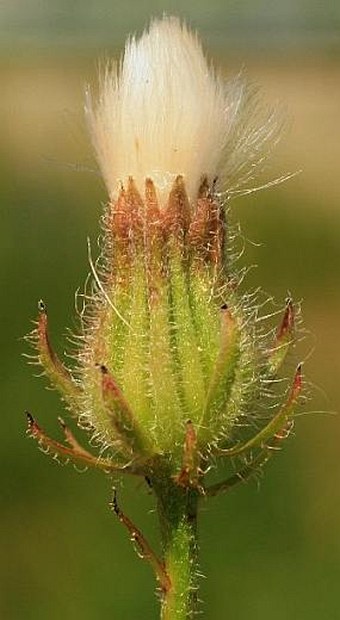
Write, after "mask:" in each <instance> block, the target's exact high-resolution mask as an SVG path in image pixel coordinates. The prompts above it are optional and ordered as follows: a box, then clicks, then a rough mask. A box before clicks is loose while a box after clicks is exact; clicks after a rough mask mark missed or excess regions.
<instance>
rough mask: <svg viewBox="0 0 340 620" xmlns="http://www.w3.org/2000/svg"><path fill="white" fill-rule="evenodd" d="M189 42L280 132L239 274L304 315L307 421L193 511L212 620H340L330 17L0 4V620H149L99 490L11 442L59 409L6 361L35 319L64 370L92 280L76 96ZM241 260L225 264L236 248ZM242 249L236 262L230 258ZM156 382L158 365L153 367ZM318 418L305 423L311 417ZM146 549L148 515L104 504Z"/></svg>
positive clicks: (338, 222) (337, 218)
mask: <svg viewBox="0 0 340 620" xmlns="http://www.w3.org/2000/svg"><path fill="white" fill-rule="evenodd" d="M164 10H165V11H167V12H170V13H179V14H180V15H182V16H184V17H186V18H187V19H188V20H189V23H191V24H192V25H193V26H194V27H197V28H198V29H199V30H200V32H201V35H202V37H203V40H204V42H205V44H206V47H207V48H208V49H209V52H210V54H211V55H212V57H213V59H214V61H215V62H216V63H222V64H223V67H224V68H225V73H226V76H232V75H234V74H235V73H237V72H239V71H240V70H241V69H243V70H244V72H245V73H246V74H247V75H248V76H249V79H250V80H251V81H254V82H256V83H258V84H259V85H260V86H261V87H262V89H263V97H264V100H265V101H266V102H267V103H269V104H274V105H276V103H277V102H280V105H282V106H283V108H284V109H285V111H284V114H286V116H287V118H288V119H289V120H288V123H287V124H288V131H287V132H286V134H285V135H284V136H283V138H282V141H281V143H280V145H279V146H278V148H277V149H276V150H275V153H274V154H273V158H272V160H271V162H270V164H269V166H268V167H267V170H266V171H265V173H264V174H263V176H262V178H261V180H259V184H260V183H261V182H265V181H270V180H273V179H275V178H277V177H279V176H281V175H282V174H285V173H288V172H294V171H298V170H302V172H301V173H300V174H299V175H298V176H296V177H295V178H293V179H292V180H290V181H287V182H286V183H284V184H282V185H280V186H278V187H276V188H275V187H274V188H271V189H267V190H263V191H261V192H258V193H254V194H251V195H249V196H248V197H244V198H239V199H237V200H235V201H234V202H233V204H232V213H233V219H234V220H240V221H241V226H242V231H243V235H244V254H243V256H242V257H241V258H240V260H239V266H240V267H241V266H244V265H257V268H256V269H255V268H253V269H251V270H250V272H249V274H248V276H247V278H246V279H245V282H244V285H243V287H244V289H245V290H246V289H247V288H248V287H249V288H251V289H253V288H255V287H257V286H262V287H263V289H264V290H265V291H266V292H268V295H271V294H273V295H274V297H275V299H276V300H277V302H278V303H283V300H284V298H285V297H286V296H287V293H288V292H290V293H291V294H292V295H293V297H294V298H295V299H297V300H302V301H303V315H304V321H305V330H306V331H305V339H304V341H303V342H302V343H301V345H299V346H298V347H297V349H296V351H295V352H294V354H293V356H292V358H291V360H290V371H291V370H292V369H293V368H294V364H295V363H297V362H298V361H299V360H300V358H302V359H304V360H306V363H305V366H304V370H305V375H306V381H307V382H308V393H309V396H310V401H309V402H307V403H306V404H305V405H304V408H303V409H302V413H308V412H311V413H310V414H309V415H301V416H300V417H299V418H298V419H297V423H296V427H295V434H294V436H293V437H292V438H291V439H290V440H289V441H288V442H287V444H286V445H285V448H284V450H283V451H282V452H280V453H278V454H277V455H276V456H275V458H274V459H272V460H271V462H270V464H269V466H268V468H267V471H266V475H265V476H264V478H263V479H262V480H261V482H260V484H259V485H258V484H256V483H249V484H248V485H244V486H242V485H241V486H240V487H239V488H238V489H237V490H236V489H235V490H234V491H233V492H231V493H230V494H229V495H226V496H223V497H220V498H216V499H214V500H211V501H210V502H209V503H207V504H204V507H203V510H202V513H201V520H200V540H201V543H200V545H201V555H202V572H203V574H204V575H205V576H206V577H207V578H206V579H204V578H202V580H201V590H202V591H201V597H202V599H203V601H204V603H203V605H202V609H203V611H204V616H203V617H204V618H206V619H207V620H223V619H224V618H230V619H233V620H248V619H249V618H252V619H254V620H257V619H261V620H269V619H270V620H288V619H291V618H294V619H296V620H305V619H306V620H307V619H308V620H314V619H315V620H316V619H317V620H320V618H322V619H325V620H333V619H334V620H335V619H337V618H339V617H340V602H339V578H340V449H339V447H340V419H339V417H338V416H336V415H333V414H332V412H335V411H337V410H339V401H340V398H339V395H340V380H339V377H340V361H339V358H340V353H339V348H340V342H339V336H340V327H339V325H340V319H339V316H340V286H339V284H340V282H339V267H340V204H339V194H340V192H339V176H340V173H339V161H340V124H339V112H340V53H339V52H340V39H339V26H340V5H339V3H336V2H333V3H330V2H329V3H326V4H325V3H321V2H320V1H317V0H314V1H312V0H289V1H288V0H286V1H285V2H282V1H281V0H276V1H273V2H269V1H268V0H254V1H251V0H249V1H247V2H236V0H234V1H231V2H224V1H222V0H221V1H218V0H210V1H209V2H208V1H203V0H202V1H199V0H196V1H194V0H182V2H171V1H169V2H164V1H156V0H154V1H151V0H150V1H149V2H148V1H145V2H137V1H134V2H128V1H126V2H121V1H118V2H115V1H114V0H111V1H110V2H109V1H104V0H98V2H96V3H95V2H90V1H88V0H82V1H76V2H69V1H67V2H66V0H64V1H61V0H59V1H58V0H54V1H52V0H50V1H48V0H45V1H44V2H43V1H41V0H27V1H26V2H19V1H14V0H11V1H9V0H5V1H4V2H2V3H1V8H0V28H1V37H0V65H1V96H0V128H1V134H2V139H1V146H0V148H1V154H2V157H1V164H0V165H1V169H0V181H1V228H0V239H1V243H0V255H1V262H0V270H1V291H2V302H1V321H0V325H1V409H2V417H3V423H2V427H1V429H2V441H1V461H2V462H1V475H2V481H1V498H2V502H1V504H2V505H1V517H0V519H1V522H0V523H1V525H0V538H1V546H2V551H1V572H2V575H1V579H0V583H1V599H0V617H1V618H2V619H3V620H21V619H25V620H60V618H63V619H64V620H71V619H72V620H78V619H79V620H80V619H81V620H98V619H99V618H100V619H101V620H106V619H107V620H109V619H110V620H111V619H115V620H120V619H121V618H130V619H132V618H133V619H134V618H143V619H149V618H150V620H151V619H152V618H157V615H158V603H157V600H156V598H155V596H154V580H153V575H152V574H151V570H150V569H149V567H148V566H147V564H146V563H143V562H142V561H141V560H139V559H138V558H137V557H136V554H135V552H134V550H133V547H132V545H131V543H130V541H129V540H128V536H127V534H126V532H125V531H124V530H123V529H122V527H121V526H120V524H119V523H118V522H117V521H116V519H115V517H114V516H113V515H112V514H111V512H110V510H109V507H108V501H109V496H110V480H109V479H107V478H105V476H103V475H102V474H100V473H96V472H94V473H92V472H87V473H79V472H77V471H75V470H74V469H73V468H72V467H71V466H68V467H66V466H65V467H61V466H59V465H58V464H57V463H56V462H54V461H52V460H51V459H50V458H48V457H47V456H44V455H43V454H42V453H41V452H39V450H38V449H37V446H36V445H35V444H34V443H33V441H30V440H29V439H27V438H26V437H25V418H24V414H23V412H24V410H25V409H29V410H30V411H31V412H32V413H33V414H34V415H35V416H36V417H37V419H38V420H39V422H40V423H41V424H42V425H43V426H44V427H45V428H46V429H47V430H48V431H49V433H50V434H52V435H53V436H55V437H57V438H60V431H59V429H58V425H57V421H56V419H57V416H58V415H60V414H63V415H64V412H63V408H62V405H61V404H60V402H59V400H58V398H57V396H56V394H55V393H54V392H49V391H47V390H46V389H45V386H44V381H43V380H38V379H35V378H34V377H33V376H32V374H33V373H36V372H38V369H37V368H35V367H31V368H30V367H29V366H27V364H26V362H25V360H24V359H23V358H22V357H21V354H22V353H23V352H28V346H27V344H26V343H25V342H24V341H23V340H22V337H23V336H24V334H26V333H27V332H28V331H29V330H30V329H31V326H32V323H31V321H32V320H33V319H34V317H35V315H36V312H37V301H38V300H39V299H40V298H43V299H44V300H45V302H46V304H47V306H48V310H49V318H50V323H51V332H52V338H53V341H54V343H55V346H56V348H57V350H58V351H59V353H62V352H63V350H64V349H65V348H67V331H66V328H65V326H66V327H67V328H69V329H70V330H71V331H72V330H74V329H76V326H77V321H76V319H75V312H74V292H75V290H76V289H77V288H78V287H80V288H82V285H83V282H84V281H85V278H86V275H87V273H88V271H89V267H88V258H87V249H86V245H87V244H86V238H87V236H89V237H90V238H91V240H92V244H93V248H94V250H93V251H94V253H95V252H96V249H95V248H96V239H97V237H98V234H99V218H100V216H101V214H102V210H103V204H104V203H105V200H106V195H105V190H104V188H103V184H102V182H101V180H100V178H99V176H98V174H97V171H96V166H95V163H94V161H93V157H92V153H91V149H90V146H89V141H88V138H87V135H86V130H85V127H84V123H83V112H82V102H83V93H84V84H85V83H86V82H93V81H95V79H96V63H97V59H98V58H99V57H101V58H103V57H105V56H107V55H110V54H118V53H119V49H120V48H121V47H122V45H123V42H124V40H125V37H126V36H127V34H128V32H130V31H140V30H141V29H142V27H143V26H144V24H145V23H146V22H147V20H148V18H149V16H150V15H160V14H162V12H163V11H164ZM239 245H240V244H239ZM241 245H242V244H241ZM160 363H161V361H160ZM313 412H314V413H313ZM119 498H120V501H121V503H122V506H123V507H124V508H125V509H126V511H127V512H128V514H129V515H130V516H131V517H132V518H133V519H134V520H135V521H136V522H137V523H138V524H139V525H140V526H141V527H143V528H144V529H145V530H146V532H147V533H148V534H149V537H150V539H151V541H153V543H154V544H155V545H157V533H156V532H155V523H156V521H155V514H154V513H153V502H152V499H151V497H150V496H148V494H147V493H146V491H145V490H144V487H141V488H139V487H138V485H136V484H135V483H133V484H131V483H124V486H123V487H122V488H121V490H120V494H119Z"/></svg>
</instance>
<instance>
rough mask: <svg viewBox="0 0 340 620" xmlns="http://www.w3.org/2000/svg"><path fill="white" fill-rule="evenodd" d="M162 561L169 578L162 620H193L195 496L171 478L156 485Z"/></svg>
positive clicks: (196, 550) (195, 492)
mask: <svg viewBox="0 0 340 620" xmlns="http://www.w3.org/2000/svg"><path fill="white" fill-rule="evenodd" d="M155 492H156V495H157V499H158V514H159V519H160V528H161V537H162V546H163V561H164V564H165V570H166V572H167V574H168V577H169V579H170V588H169V589H168V591H167V592H165V593H164V596H163V599H162V608H161V620H192V618H193V617H194V614H195V610H196V605H197V563H198V547H197V502H198V493H197V491H195V490H193V489H188V488H185V489H184V488H182V487H180V486H178V485H176V484H175V483H174V482H173V481H172V480H171V479H169V478H168V479H163V480H162V482H161V484H157V486H156V488H155Z"/></svg>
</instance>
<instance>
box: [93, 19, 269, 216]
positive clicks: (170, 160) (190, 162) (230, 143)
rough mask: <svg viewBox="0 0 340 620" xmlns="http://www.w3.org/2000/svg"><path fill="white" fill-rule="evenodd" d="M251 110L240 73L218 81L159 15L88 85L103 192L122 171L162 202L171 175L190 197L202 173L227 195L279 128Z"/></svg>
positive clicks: (189, 39)
mask: <svg viewBox="0 0 340 620" xmlns="http://www.w3.org/2000/svg"><path fill="white" fill-rule="evenodd" d="M259 108H261V106H259V105H258V100H257V97H256V95H254V89H253V88H251V87H249V86H247V84H246V83H245V81H244V79H243V77H240V76H239V77H237V78H235V79H232V80H230V81H228V82H225V81H224V79H223V78H222V76H221V75H219V74H218V73H216V72H215V70H214V69H213V67H212V66H211V64H210V63H209V62H208V61H207V59H206V57H205V55H204V52H203V50H202V46H201V43H200V41H199V40H198V37H197V35H196V34H195V33H193V32H191V31H190V30H189V29H188V28H187V26H186V25H185V24H183V23H181V22H180V20H179V19H177V18H175V17H163V18H162V19H154V20H152V21H151V23H150V26H149V29H148V30H146V31H145V32H144V33H143V34H142V36H141V37H140V38H139V39H137V38H135V37H132V38H130V39H129V40H128V42H127V44H126V47H125V52H124V55H123V57H122V59H121V61H120V63H119V64H117V63H115V62H113V63H109V64H107V65H106V66H105V68H104V69H103V70H102V71H101V73H100V77H99V93H98V97H97V98H94V97H93V96H92V94H91V91H90V89H87V96H86V104H85V113H86V118H87V121H88V125H89V128H90V133H91V137H92V141H93V145H94V148H95V152H96V157H97V160H98V164H99V166H100V169H101V172H102V175H103V178H104V181H105V183H106V186H107V190H108V193H109V195H110V197H111V198H113V199H115V198H116V197H117V193H118V191H119V189H120V187H121V185H122V184H123V185H126V182H127V179H128V178H129V177H133V179H134V182H135V184H136V186H137V188H138V189H139V191H140V192H141V193H142V194H143V192H144V183H145V179H146V178H151V179H152V180H153V181H154V184H155V187H156V189H157V193H158V198H159V202H160V204H161V206H164V205H165V204H166V201H167V198H168V195H169V192H170V189H171V187H172V184H173V182H174V179H175V178H176V177H177V175H179V174H180V175H182V176H183V178H184V181H185V185H186V190H187V194H188V197H189V200H190V202H191V201H193V200H195V198H196V196H197V191H198V188H199V185H200V182H201V179H202V176H205V177H207V178H208V180H209V183H210V184H212V183H213V181H214V179H215V178H216V177H220V179H219V189H220V190H221V191H227V192H228V191H229V192H232V190H233V189H234V188H240V187H242V186H244V184H245V183H248V182H249V181H250V182H251V179H252V177H253V175H254V169H255V168H256V167H257V166H258V165H259V164H260V163H261V162H262V161H263V159H264V158H265V157H266V152H267V150H268V147H270V146H271V145H272V144H273V142H275V137H276V136H277V133H278V131H277V122H276V121H275V120H274V121H273V119H272V118H271V114H270V113H268V114H267V115H266V113H264V114H262V113H260V114H259Z"/></svg>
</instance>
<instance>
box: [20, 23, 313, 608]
mask: <svg viewBox="0 0 340 620" xmlns="http://www.w3.org/2000/svg"><path fill="white" fill-rule="evenodd" d="M94 91H95V93H94ZM97 91H98V92H96V89H92V88H91V89H90V88H88V89H87V92H86V102H85V114H86V119H87V124H88V127H89V131H90V135H91V139H92V143H93V146H94V150H95V156H96V159H97V162H98V165H99V167H100V170H101V173H102V176H103V179H104V182H105V185H106V188H107V193H108V202H107V206H106V209H105V213H104V216H103V240H102V247H101V255H100V257H99V260H98V262H97V263H96V265H94V263H93V261H92V258H90V263H91V270H92V275H93V288H92V293H91V295H88V294H87V295H86V296H85V298H84V299H85V303H84V306H83V309H82V311H81V313H80V334H79V336H80V337H79V344H78V346H77V351H76V354H75V359H76V361H75V365H74V367H73V368H71V369H69V368H67V367H66V366H65V365H64V363H63V362H62V361H61V360H60V359H59V358H58V357H57V355H56V354H55V353H54V352H53V350H52V347H51V343H50V340H49V336H48V325H47V313H46V308H45V305H44V304H42V303H40V310H39V316H38V321H37V326H36V328H35V330H34V332H33V334H32V337H33V340H34V345H35V347H36V351H37V358H38V362H39V363H40V364H41V365H42V366H43V367H44V370H45V374H46V375H47V377H48V379H49V380H50V382H51V383H52V385H53V386H55V387H56V389H58V390H59V391H60V393H61V395H62V398H63V400H64V401H65V403H66V407H67V409H68V411H69V412H70V414H71V415H72V416H73V417H74V418H75V420H76V422H77V423H78V425H79V426H80V427H81V428H83V429H85V430H86V431H88V432H89V434H90V436H91V438H92V440H93V441H95V442H96V443H97V445H98V447H99V455H94V454H93V452H92V451H91V450H90V451H89V450H87V449H85V448H83V447H81V446H80V445H79V443H78V440H76V439H75V437H74V435H73V434H72V432H71V430H70V429H69V428H68V426H66V425H65V423H64V422H63V421H61V425H62V428H63V431H64V434H65V439H66V443H62V442H58V441H55V440H54V439H51V438H50V437H48V436H47V435H46V434H45V432H44V431H43V429H42V428H41V427H40V426H39V425H38V423H37V422H36V421H35V419H33V417H32V416H31V414H29V432H30V434H31V435H32V436H34V437H35V438H36V439H37V440H38V442H39V443H40V445H41V446H42V447H43V448H44V449H46V451H49V452H52V453H53V454H55V455H58V456H59V457H61V458H63V457H65V459H69V460H71V461H75V462H82V463H84V464H85V465H87V466H94V467H98V468H101V469H103V470H104V471H105V472H108V473H111V474H112V475H118V474H123V473H127V474H133V475H136V476H141V477H144V478H145V479H146V480H147V481H148V484H149V485H150V487H151V488H152V489H153V491H154V493H155V496H156V499H157V502H158V507H159V511H160V514H161V523H162V528H163V530H162V531H163V534H162V536H163V558H162V559H161V560H158V559H157V558H155V557H154V555H152V554H151V551H150V549H149V547H148V546H147V543H146V541H145V540H144V538H143V537H142V535H141V533H140V532H139V531H138V530H135V531H134V538H135V539H136V540H137V542H138V544H139V546H140V548H141V550H142V554H143V555H145V556H146V557H148V559H149V560H150V561H151V563H152V564H153V567H154V568H155V570H156V575H157V577H158V580H159V583H160V587H161V590H162V593H163V598H164V604H163V607H162V608H163V612H162V613H163V615H162V617H163V618H164V619H166V618H168V619H170V618H178V619H180V618H191V615H190V613H191V610H192V609H193V607H194V598H195V596H194V594H193V593H194V592H195V575H194V573H195V571H194V570H192V569H188V570H187V571H186V570H184V568H183V566H184V565H183V566H182V564H181V562H180V559H179V560H178V561H179V564H176V561H177V560H176V553H178V549H179V547H180V545H181V544H182V545H184V547H185V545H187V548H188V550H189V551H188V553H189V555H190V554H191V555H192V557H194V556H195V557H196V555H195V554H196V551H195V549H196V538H195V532H194V526H193V522H194V521H195V515H196V511H197V504H198V501H199V500H200V498H203V499H204V498H205V497H207V496H209V495H215V494H217V493H218V492H219V491H223V490H228V489H229V488H230V487H231V486H233V485H234V484H235V483H236V482H237V481H239V480H244V479H247V478H249V477H250V476H251V475H252V474H253V473H256V472H257V471H258V470H259V469H260V468H261V467H262V466H263V465H264V463H265V462H266V461H267V460H268V459H269V457H270V455H271V454H273V450H272V448H273V447H275V446H276V445H277V444H279V443H281V442H282V440H283V439H284V438H285V437H286V436H287V435H288V434H289V432H290V430H291V428H292V425H293V421H294V412H295V409H296V406H297V404H298V400H299V398H300V393H301V387H302V372H301V366H298V367H297V370H296V371H295V374H294V376H293V378H292V380H291V383H290V386H289V387H288V388H287V389H286V391H285V393H284V394H283V395H281V399H280V400H278V401H277V403H276V404H274V405H273V397H274V395H275V392H276V389H277V385H278V384H279V385H281V384H280V382H279V379H280V376H281V375H280V373H281V367H282V365H283V363H284V361H285V358H286V356H287V354H288V352H289V350H290V349H291V347H292V345H294V342H295V339H296V316H297V314H298V309H297V308H296V306H295V305H294V304H293V302H292V300H291V299H287V300H286V303H285V307H284V308H283V309H282V312H281V318H279V325H278V327H275V328H274V327H273V328H272V329H271V330H269V331H268V330H264V329H263V321H262V320H260V319H259V312H260V310H259V304H258V303H256V300H255V296H254V294H253V293H248V294H244V293H241V292H240V287H239V282H238V280H239V277H238V275H237V273H236V272H235V269H234V264H233V251H232V243H233V236H234V234H233V230H232V226H231V225H230V223H229V206H228V209H227V203H228V204H229V199H230V198H231V197H232V196H233V194H234V193H238V192H240V191H242V190H243V189H244V188H249V186H250V184H251V182H252V181H253V179H254V176H255V175H256V172H257V170H258V169H259V167H260V166H261V164H262V163H263V161H264V160H265V159H266V157H267V155H268V153H269V152H270V149H271V148H272V145H273V142H275V140H276V138H277V123H275V122H274V121H273V119H272V115H271V114H270V113H268V114H267V113H266V112H264V113H262V111H261V106H260V104H259V98H258V95H257V92H256V90H255V89H254V88H252V87H250V86H248V85H247V84H246V83H245V81H244V79H243V77H240V76H238V77H236V78H234V79H231V80H229V81H227V82H226V81H225V80H224V78H223V77H222V75H221V74H220V73H218V72H217V71H216V70H215V69H214V68H213V67H212V65H211V63H210V62H208V60H207V58H206V56H205V54H204V52H203V50H202V47H201V43H200V41H199V39H198V37H197V35H196V34H194V33H193V32H191V30H189V29H188V28H187V26H186V25H185V24H183V23H181V22H180V20H178V19H177V18H173V17H164V18H162V19H155V20H153V21H151V23H150V25H149V28H148V29H147V30H146V31H145V32H144V33H143V34H142V35H141V36H140V37H139V38H136V37H131V38H130V39H129V40H128V41H127V43H126V47H125V51H124V54H123V56H122V58H121V60H120V62H118V63H115V62H109V63H108V64H106V65H105V66H104V67H102V69H101V71H100V76H99V85H98V89H97ZM282 385H283V384H282ZM274 402H275V401H274ZM218 462H221V465H222V466H223V465H224V466H225V467H226V468H227V469H228V468H229V469H231V471H230V473H229V475H228V476H227V478H226V479H225V480H222V481H217V482H214V483H213V484H210V486H209V485H208V484H206V476H205V472H207V471H208V470H209V469H210V468H211V467H212V466H215V465H216V463H218ZM235 467H237V468H238V470H237V469H236V470H235ZM112 505H113V508H114V510H115V512H116V513H117V515H118V516H119V518H120V520H121V521H122V522H123V523H124V524H125V525H126V527H128V529H130V532H132V533H133V527H134V526H133V525H132V524H131V522H130V520H129V519H127V518H126V517H125V515H124V514H123V513H122V512H121V510H120V509H119V507H118V505H117V498H116V497H114V501H113V504H112ZM136 532H137V533H136ZM184 547H183V548H184ZM176 550H177V551H176ZM177 559H178V558H177ZM191 564H195V562H194V561H192V562H191ZM174 567H175V568H174ZM176 567H177V568H176ZM181 567H182V568H183V571H182V572H181V570H182V568H181ZM185 592H187V593H189V594H185ZM181 606H182V607H181ZM180 608H181V609H182V611H181V613H182V615H175V611H176V610H177V611H178V609H180ZM174 610H175V611H174ZM172 613H173V615H171V614H172ZM178 613H179V612H178Z"/></svg>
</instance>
